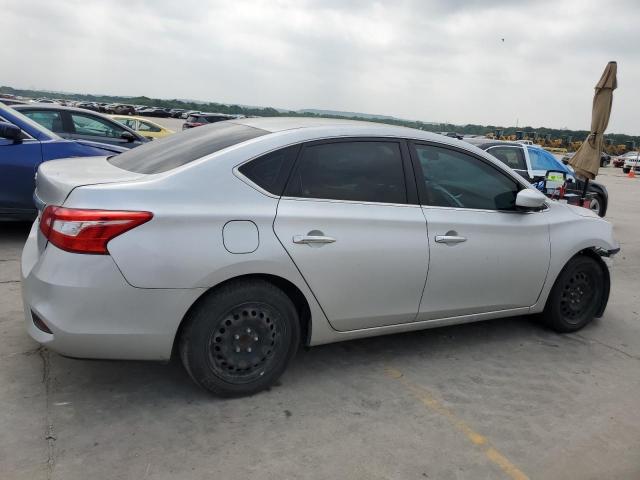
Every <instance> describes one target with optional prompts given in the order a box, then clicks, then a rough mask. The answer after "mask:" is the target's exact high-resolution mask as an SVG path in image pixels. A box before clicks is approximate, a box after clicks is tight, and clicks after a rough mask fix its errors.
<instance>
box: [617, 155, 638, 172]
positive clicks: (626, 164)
mask: <svg viewBox="0 0 640 480" xmlns="http://www.w3.org/2000/svg"><path fill="white" fill-rule="evenodd" d="M639 156H640V152H627V153H625V154H624V155H622V157H620V158H622V159H623V160H624V161H623V163H622V171H623V172H624V173H629V172H630V171H631V169H632V168H633V169H634V172H637V171H640V162H638V159H639Z"/></svg>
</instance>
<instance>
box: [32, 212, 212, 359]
mask: <svg viewBox="0 0 640 480" xmlns="http://www.w3.org/2000/svg"><path fill="white" fill-rule="evenodd" d="M34 225H35V224H34ZM21 268H22V298H23V303H24V311H25V322H26V328H27V331H28V333H29V335H30V336H31V337H32V338H33V339H34V340H35V341H37V342H38V343H40V344H42V345H44V346H46V347H47V348H50V349H51V350H54V351H56V352H59V353H61V354H63V355H67V356H71V357H80V358H103V359H121V360H125V359H127V360H168V359H169V358H170V356H171V350H172V347H173V340H174V337H175V334H176V331H177V329H178V326H179V324H180V321H181V320H182V318H183V317H184V314H185V313H186V312H187V310H188V309H189V307H190V306H191V305H192V304H193V302H194V301H195V300H196V299H197V298H198V296H200V294H201V293H202V291H203V289H142V288H135V287H132V286H131V285H129V284H128V283H127V282H126V281H125V279H124V277H123V276H122V274H121V273H120V271H119V270H118V268H117V266H116V264H115V262H114V261H113V259H112V258H111V257H110V256H108V255H79V254H72V253H67V252H64V251H62V250H59V249H58V248H56V247H54V246H53V245H48V246H47V247H46V248H45V249H44V251H43V252H42V253H41V254H40V253H39V252H38V247H37V241H36V228H35V226H34V228H32V230H31V233H30V234H29V238H28V240H27V243H26V245H25V247H24V250H23V254H22V265H21ZM34 314H35V315H37V316H38V317H39V318H40V319H41V320H42V321H43V322H44V323H45V324H46V326H47V327H48V328H49V329H50V330H51V332H52V333H46V332H44V331H42V330H41V329H39V328H38V327H36V325H35V324H34V322H33V315H34Z"/></svg>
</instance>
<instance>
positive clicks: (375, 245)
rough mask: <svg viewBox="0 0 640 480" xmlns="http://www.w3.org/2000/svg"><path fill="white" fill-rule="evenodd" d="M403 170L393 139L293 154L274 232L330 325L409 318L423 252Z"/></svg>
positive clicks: (406, 166)
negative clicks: (294, 158)
mask: <svg viewBox="0 0 640 480" xmlns="http://www.w3.org/2000/svg"><path fill="white" fill-rule="evenodd" d="M410 169H411V167H410V163H409V159H408V155H407V150H406V144H405V143H404V142H403V141H400V140H393V139H391V140H389V139H386V140H378V139H348V140H335V141H327V142H315V143H310V144H306V145H304V146H303V148H302V150H301V151H300V153H299V155H298V160H297V162H296V164H295V166H294V168H293V171H292V174H291V176H290V178H289V181H288V184H287V187H286V189H285V192H284V196H283V197H282V198H281V199H280V202H279V204H278V211H277V215H276V219H275V222H274V231H275V233H276V235H277V237H278V239H279V240H280V242H281V243H282V245H283V246H284V248H285V249H286V251H287V252H288V254H289V255H290V256H291V258H292V260H293V261H294V262H295V264H296V266H297V267H298V269H299V271H300V273H301V274H302V276H303V277H304V279H305V281H306V282H307V284H308V285H309V287H310V289H311V291H312V292H313V294H314V295H315V297H316V298H317V300H318V302H319V303H320V305H321V307H322V309H323V310H324V312H325V314H326V315H327V318H328V319H329V322H330V323H331V325H332V326H333V327H334V328H335V329H337V330H341V331H345V330H354V329H360V328H368V327H377V326H382V325H392V324H399V323H404V322H411V321H413V320H415V317H416V314H417V312H418V306H419V304H420V296H421V295H422V291H423V288H424V282H425V279H426V274H427V267H428V259H429V250H428V244H427V243H428V241H427V228H426V222H425V219H424V215H423V214H422V211H421V209H420V206H419V205H418V204H417V203H418V202H417V194H416V191H415V180H414V179H413V178H412V176H411V171H410ZM408 180H409V181H408Z"/></svg>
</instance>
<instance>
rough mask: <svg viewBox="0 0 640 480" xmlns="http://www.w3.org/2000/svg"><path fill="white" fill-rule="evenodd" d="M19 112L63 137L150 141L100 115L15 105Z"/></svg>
mask: <svg viewBox="0 0 640 480" xmlns="http://www.w3.org/2000/svg"><path fill="white" fill-rule="evenodd" d="M14 108H15V109H16V110H17V111H19V112H20V113H22V114H24V115H25V116H27V117H29V118H30V119H31V120H34V121H36V122H38V123H39V124H40V125H42V126H43V127H45V128H47V129H49V130H51V131H52V132H55V133H57V134H58V135H60V136H61V137H62V138H69V139H75V140H91V141H94V142H102V143H110V144H113V145H118V146H120V147H124V148H133V147H137V146H139V145H141V144H143V143H145V142H147V141H148V140H147V139H146V138H145V137H144V136H142V135H140V134H139V133H137V132H136V131H134V130H132V129H131V128H129V127H126V126H124V125H122V124H121V123H118V122H116V121H114V120H113V119H112V118H110V117H107V116H106V115H102V114H100V113H96V112H90V111H87V110H84V109H81V108H75V107H63V106H61V105H38V104H31V105H15V107H14Z"/></svg>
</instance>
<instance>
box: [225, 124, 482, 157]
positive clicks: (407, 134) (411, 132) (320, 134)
mask: <svg viewBox="0 0 640 480" xmlns="http://www.w3.org/2000/svg"><path fill="white" fill-rule="evenodd" d="M229 122H232V123H236V124H240V125H246V126H248V127H253V128H259V129H262V130H266V131H267V132H270V133H272V134H276V135H277V134H285V133H287V132H291V131H294V130H295V131H299V132H301V133H302V135H301V136H303V137H305V141H312V140H314V139H324V138H331V137H345V136H355V137H357V136H367V137H376V136H377V137H398V138H410V139H415V140H424V141H431V142H437V143H440V144H447V145H452V146H457V147H459V148H464V149H466V150H471V151H473V150H476V151H479V150H478V149H477V147H475V146H474V145H472V144H470V143H467V142H464V141H463V140H458V139H456V138H452V137H447V136H444V135H439V134H436V133H432V132H426V131H424V130H417V129H414V128H408V127H401V126H397V125H389V124H386V123H377V122H366V121H359V120H348V119H342V118H314V117H253V118H238V119H234V120H229ZM483 154H484V152H483ZM484 155H486V154H484Z"/></svg>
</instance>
